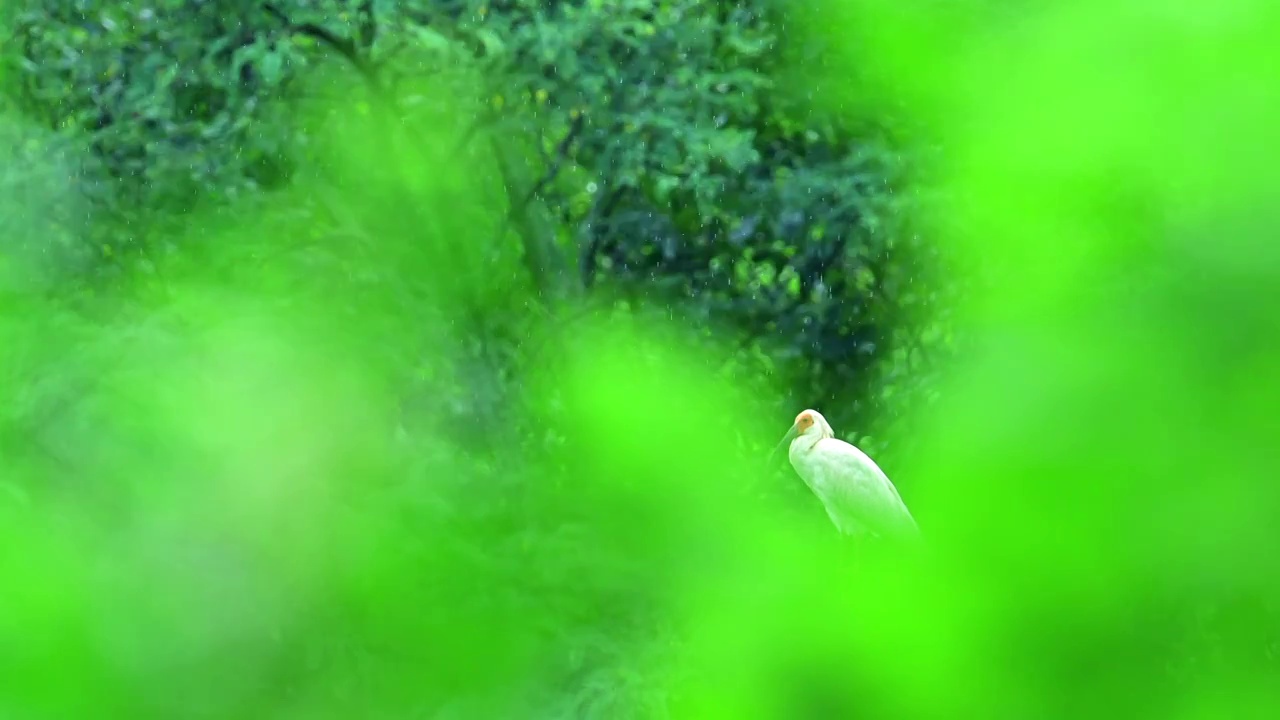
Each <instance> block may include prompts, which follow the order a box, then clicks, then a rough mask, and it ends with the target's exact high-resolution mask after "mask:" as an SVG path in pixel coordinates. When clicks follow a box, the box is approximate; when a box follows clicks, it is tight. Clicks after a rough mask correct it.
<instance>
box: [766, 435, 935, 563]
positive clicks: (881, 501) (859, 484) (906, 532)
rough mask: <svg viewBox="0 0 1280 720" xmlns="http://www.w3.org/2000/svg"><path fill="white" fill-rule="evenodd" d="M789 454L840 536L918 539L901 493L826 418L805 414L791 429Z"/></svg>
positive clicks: (877, 467)
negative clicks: (793, 434) (836, 434)
mask: <svg viewBox="0 0 1280 720" xmlns="http://www.w3.org/2000/svg"><path fill="white" fill-rule="evenodd" d="M792 428H793V430H792V431H793V433H795V439H793V440H791V445H790V447H789V448H788V452H787V455H788V457H789V459H790V460H791V466H792V467H793V468H795V470H796V473H798V474H799V475H800V477H801V479H803V480H804V482H805V484H806V485H808V486H809V489H810V490H812V491H813V493H814V494H815V495H817V496H818V499H819V500H821V501H822V504H823V505H824V506H825V507H826V510H827V515H829V516H830V517H831V521H832V522H833V523H835V525H836V527H837V528H838V529H839V530H840V532H842V533H844V534H847V535H853V536H855V537H862V536H865V535H868V534H870V535H875V536H879V537H884V538H894V539H902V538H908V537H910V538H914V537H916V536H918V534H919V529H918V528H917V526H916V522H915V518H913V517H912V516H911V512H910V511H908V510H907V506H906V504H905V503H903V502H902V497H901V496H900V495H898V489H897V488H895V487H894V486H893V483H892V482H890V481H889V478H888V476H886V475H885V474H884V471H882V470H881V469H880V467H879V466H878V465H876V464H875V461H873V460H872V459H871V458H869V457H867V454H866V453H864V452H862V451H861V450H859V449H858V448H856V447H854V446H853V445H850V444H849V443H847V442H845V441H843V440H840V439H838V438H836V437H835V436H834V435H835V434H834V432H832V430H831V426H830V425H829V424H827V421H826V418H824V417H822V415H821V414H819V413H818V412H817V411H815V410H805V411H804V412H803V413H801V414H800V415H799V416H798V417H797V418H796V424H795V425H793V426H792Z"/></svg>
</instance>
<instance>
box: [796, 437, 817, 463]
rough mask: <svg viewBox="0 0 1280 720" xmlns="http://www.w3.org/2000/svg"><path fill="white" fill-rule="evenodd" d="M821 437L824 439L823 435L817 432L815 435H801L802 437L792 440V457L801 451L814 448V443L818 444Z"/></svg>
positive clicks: (804, 451)
mask: <svg viewBox="0 0 1280 720" xmlns="http://www.w3.org/2000/svg"><path fill="white" fill-rule="evenodd" d="M821 439H822V435H820V434H817V433H815V434H813V435H801V436H800V437H798V438H796V439H795V440H793V441H792V442H791V457H793V458H794V457H795V456H796V455H798V454H800V453H807V452H809V451H810V450H812V449H813V446H814V445H817V444H818V441H819V440H821Z"/></svg>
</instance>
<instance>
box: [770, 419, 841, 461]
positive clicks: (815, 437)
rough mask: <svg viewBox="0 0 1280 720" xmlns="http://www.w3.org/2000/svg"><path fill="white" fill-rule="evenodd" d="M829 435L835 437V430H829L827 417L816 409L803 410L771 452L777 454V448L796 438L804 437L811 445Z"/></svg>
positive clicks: (788, 443)
mask: <svg viewBox="0 0 1280 720" xmlns="http://www.w3.org/2000/svg"><path fill="white" fill-rule="evenodd" d="M829 437H835V432H833V431H832V430H831V425H829V424H828V423H827V419H826V418H824V417H822V413H820V412H818V411H817V410H804V411H802V412H801V413H800V414H799V415H797V416H796V419H795V422H793V423H791V428H790V429H789V430H787V434H786V435H784V436H783V437H782V442H779V443H778V446H777V447H775V448H774V449H773V453H774V454H777V452H778V451H779V450H781V449H782V448H783V447H786V446H788V445H790V444H791V443H792V442H794V441H795V440H796V439H797V438H805V439H807V440H808V441H809V444H810V445H812V444H813V443H816V442H818V441H819V440H821V439H822V438H829Z"/></svg>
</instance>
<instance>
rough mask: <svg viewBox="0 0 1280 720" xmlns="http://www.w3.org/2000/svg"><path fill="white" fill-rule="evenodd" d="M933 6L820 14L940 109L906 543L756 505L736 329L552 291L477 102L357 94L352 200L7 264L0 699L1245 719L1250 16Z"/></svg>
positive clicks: (1269, 296) (925, 118)
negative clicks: (474, 126)
mask: <svg viewBox="0 0 1280 720" xmlns="http://www.w3.org/2000/svg"><path fill="white" fill-rule="evenodd" d="M837 5H838V6H837ZM925 5H926V4H919V8H920V9H919V11H918V12H917V11H916V10H912V9H911V7H912V6H905V7H904V6H901V5H899V6H897V7H896V8H894V9H892V10H887V9H886V8H888V5H887V4H881V3H849V4H837V3H831V2H827V3H818V4H817V5H815V6H813V8H812V9H811V11H810V12H811V13H812V16H811V18H816V19H817V20H819V21H821V22H820V23H814V24H812V27H811V29H812V30H813V31H815V32H817V31H819V30H821V31H822V32H825V33H828V34H829V36H830V37H829V38H828V39H829V40H830V41H832V42H833V43H834V44H835V47H837V48H843V50H841V52H839V53H837V54H836V55H834V56H833V57H832V59H831V64H830V66H829V68H828V69H829V70H830V73H831V75H832V78H835V79H834V80H833V79H826V81H825V82H824V87H826V88H828V89H832V88H838V87H840V80H839V79H840V78H842V77H844V78H849V79H851V80H850V82H849V87H850V88H852V89H856V88H858V87H859V85H858V84H857V83H854V82H853V81H852V79H853V78H859V82H862V81H866V82H868V83H870V84H871V85H870V86H868V87H871V86H874V87H875V88H878V90H876V91H875V92H876V93H877V97H882V96H895V97H898V98H900V99H901V100H903V102H904V103H905V106H906V107H907V109H908V111H909V112H911V113H914V114H915V116H916V117H917V119H919V120H920V121H922V123H923V124H924V125H925V126H926V127H928V128H931V129H932V130H933V131H934V132H936V133H938V135H939V138H940V139H941V140H942V142H943V146H944V149H945V153H944V156H945V158H946V161H945V163H944V166H943V167H941V168H940V170H941V173H942V177H943V184H944V185H945V187H944V190H946V192H945V193H944V195H945V196H946V197H948V198H951V200H952V203H951V206H949V207H947V208H945V211H946V212H945V215H944V216H943V217H944V219H945V220H946V222H945V223H943V225H944V227H945V228H946V233H945V236H944V237H942V238H940V241H942V242H946V243H949V244H950V245H951V247H953V248H955V249H956V250H957V251H958V253H959V254H960V255H961V256H962V257H963V258H965V259H966V260H967V262H968V264H970V265H972V266H974V267H976V268H978V274H977V277H976V278H975V281H974V288H975V290H974V294H973V295H972V297H971V298H970V303H969V304H968V305H967V306H966V307H965V308H964V310H965V312H964V318H965V327H966V333H965V335H966V337H967V338H968V341H967V348H968V349H967V350H966V352H965V353H964V356H963V359H962V361H961V362H960V363H959V364H958V365H957V366H956V367H954V368H952V369H951V370H950V372H949V378H948V384H947V389H946V391H945V393H944V394H943V398H944V399H943V402H941V403H940V404H939V405H938V406H937V407H936V408H934V409H933V410H932V411H931V414H930V415H928V416H926V417H922V418H920V419H919V422H918V424H917V425H918V427H919V428H920V432H921V433H922V439H921V441H920V442H919V443H918V444H919V445H920V446H921V447H922V448H923V450H922V451H921V452H920V453H919V454H918V456H916V457H913V458H911V459H910V461H909V462H908V463H907V466H906V467H905V468H904V469H903V470H902V471H901V473H900V474H899V476H897V477H895V481H897V482H898V483H899V486H900V487H901V488H902V489H903V495H904V497H905V498H906V500H907V502H908V504H909V505H910V506H911V507H912V509H913V512H915V514H916V516H917V517H918V519H919V520H920V523H921V525H922V527H923V528H924V532H925V534H926V536H927V537H928V539H929V543H930V553H929V554H928V556H927V557H926V558H924V559H923V561H921V562H908V561H907V560H906V559H903V558H893V557H873V558H869V559H864V560H862V561H861V562H856V561H855V560H856V559H855V558H851V557H850V556H849V552H848V548H846V547H843V546H842V545H841V544H840V543H838V542H837V540H836V538H835V537H834V532H833V529H832V528H831V527H830V525H829V524H828V523H827V521H826V518H825V516H824V515H823V514H822V512H821V510H820V508H819V507H818V506H817V504H816V502H813V503H807V504H792V503H789V502H788V501H786V500H784V499H782V498H784V497H786V494H785V493H780V492H779V491H778V490H777V488H776V487H775V484H776V483H778V482H783V481H785V482H798V480H796V479H795V478H793V477H791V476H790V475H789V474H782V475H779V474H777V473H776V472H774V471H773V469H771V468H768V467H766V466H765V465H764V457H765V454H766V452H767V450H768V444H769V442H770V441H772V440H774V439H775V438H776V437H777V436H779V435H780V434H781V433H782V432H783V431H784V430H785V429H786V426H787V424H788V423H789V422H790V420H791V418H790V417H770V416H767V415H765V414H763V413H762V412H761V411H760V408H761V407H770V406H772V405H773V403H772V398H768V397H763V398H762V397H761V396H762V394H767V393H777V394H779V395H781V394H782V393H783V388H781V387H769V386H767V385H764V384H762V383H761V382H760V381H759V380H758V379H757V380H755V381H752V380H739V381H737V382H731V381H730V380H729V379H728V378H727V377H726V375H725V374H724V373H723V372H721V368H722V366H723V358H724V357H725V352H724V350H723V348H707V347H705V346H702V345H698V344H695V343H693V342H691V341H688V340H687V338H686V337H685V335H683V334H681V333H680V332H679V331H678V329H673V328H671V327H669V326H667V325H666V324H665V323H663V322H661V321H659V320H654V319H653V318H652V317H650V315H649V314H647V313H644V312H635V313H629V312H624V311H622V310H618V309H613V308H605V309H598V310H597V311H595V312H579V313H576V314H572V315H564V316H561V317H572V318H573V319H572V321H571V322H570V321H569V320H563V321H562V320H560V319H559V318H553V319H550V320H549V319H547V317H546V316H545V315H544V314H543V312H542V311H540V310H537V309H535V308H536V307H537V303H535V302H532V300H533V299H532V298H530V297H529V292H530V290H529V288H528V287H527V285H526V284H525V283H524V282H523V280H522V279H521V278H522V277H523V276H522V274H521V269H520V261H519V257H518V256H517V255H516V254H515V252H514V251H513V250H512V248H513V247H514V244H513V243H504V242H495V241H494V238H502V237H503V236H502V235H501V228H502V214H503V211H502V204H503V203H504V202H506V199H505V198H504V196H503V193H502V191H501V189H500V187H499V185H500V184H499V183H497V181H496V179H495V178H496V175H495V170H494V167H493V159H492V158H490V157H488V156H487V155H486V154H485V153H482V152H479V151H476V152H472V153H470V154H465V155H463V156H462V159H461V160H459V159H458V156H455V155H453V154H452V153H453V150H454V148H455V147H456V145H457V141H458V138H459V136H460V134H461V132H462V130H463V127H464V126H465V123H464V122H461V120H460V118H467V117H470V116H471V115H473V114H474V109H473V108H471V107H470V106H468V105H467V103H466V101H465V99H463V98H459V99H458V100H457V101H456V102H452V103H448V106H449V108H450V110H449V111H448V112H443V111H442V113H441V114H440V116H438V117H432V118H428V119H426V120H424V121H423V122H422V123H421V124H420V126H418V127H415V128H410V127H405V126H403V125H401V124H399V123H397V122H392V121H391V120H389V119H388V118H385V117H379V115H378V113H377V110H376V107H377V106H376V103H369V102H363V101H357V99H356V98H352V101H351V104H350V106H349V107H345V108H343V112H341V113H339V114H337V115H336V116H330V117H329V120H330V122H333V125H331V126H330V127H329V130H330V135H328V137H329V143H328V144H327V145H326V146H325V149H326V151H328V152H329V153H330V156H329V157H328V161H329V165H330V167H335V168H338V172H337V175H338V176H339V177H341V178H343V180H344V181H345V182H344V183H343V185H342V186H341V187H339V188H337V192H336V193H335V194H334V195H333V198H334V199H333V203H332V211H333V213H334V214H335V216H337V217H340V218H343V222H345V223H346V224H347V225H348V226H349V227H350V229H351V232H350V233H347V234H342V235H339V236H336V237H335V236H328V235H327V236H325V237H321V238H317V237H312V236H311V231H312V229H311V228H309V227H306V226H304V225H302V224H300V223H299V222H298V221H296V220H295V219H293V218H292V217H291V216H290V213H289V209H290V206H291V195H290V194H289V193H282V194H279V195H277V196H274V197H273V198H272V202H270V203H269V204H268V205H267V206H266V207H263V208H255V209H253V211H252V212H247V211H246V212H244V213H243V214H240V215H238V216H236V217H233V218H230V219H227V218H221V219H217V220H214V219H210V220H209V221H208V223H207V224H206V225H205V228H206V232H204V233H201V234H200V237H199V238H198V239H187V242H188V244H189V245H190V246H191V247H193V248H195V249H192V250H190V251H189V252H186V253H184V254H182V255H180V256H178V257H176V258H165V259H160V260H157V261H155V262H154V263H153V265H151V266H144V265H143V264H137V265H127V266H126V267H127V268H128V269H127V270H126V271H125V272H126V274H125V275H124V277H123V280H121V281H119V282H115V283H105V284H102V285H93V284H83V285H80V284H77V285H74V287H75V288H76V289H75V291H74V292H72V291H71V290H68V291H67V292H65V293H58V294H56V295H55V294H42V293H32V292H26V293H16V292H15V293H12V294H6V295H5V299H4V303H5V306H4V312H3V315H2V316H0V382H3V393H4V395H3V398H4V400H5V403H4V410H3V412H2V413H0V442H2V444H0V452H3V461H4V467H3V475H0V576H3V577H4V578H5V584H6V587H7V588H9V590H6V592H5V593H4V600H3V601H0V716H14V717H24V718H27V717H29V718H60V717H120V718H146V717H155V718H175V717H192V718H201V717H217V718H222V717H226V718H244V717H281V718H294V717H296V718H330V717H331V718H347V717H369V718H375V717H386V718H405V717H441V718H443V717H467V718H471V717H609V718H613V717H635V716H638V717H663V716H674V717H681V718H749V717H760V718H764V717H770V718H789V717H843V716H853V715H887V716H903V717H937V718H950V717H969V716H977V717H992V716H995V717H1010V718H1014V717H1017V718H1025V717H1062V718H1076V717H1088V716H1107V717H1138V716H1141V717H1153V718H1154V717H1159V718H1169V717H1177V718H1210V717H1242V716H1261V713H1263V712H1264V711H1265V710H1266V709H1268V708H1272V709H1274V707H1276V706H1277V703H1280V697H1277V695H1280V683H1278V682H1277V681H1276V677H1277V672H1278V669H1280V665H1278V664H1277V663H1278V662H1280V660H1278V659H1277V655H1278V654H1280V644H1278V643H1280V635H1277V633H1276V624H1277V620H1278V619H1280V614H1278V612H1280V605H1278V604H1277V602H1276V598H1277V597H1278V592H1277V591H1280V587H1277V584H1280V572H1277V570H1280V568H1278V567H1277V564H1278V563H1277V561H1276V560H1275V559H1274V557H1275V556H1274V555H1273V554H1272V548H1271V547H1270V543H1271V542H1272V541H1273V540H1274V537H1273V536H1274V532H1273V529H1274V528H1275V527H1276V522H1277V520H1280V513H1278V512H1277V507H1278V506H1280V487H1278V486H1277V485H1276V484H1275V480H1274V470H1273V469H1274V467H1275V463H1274V455H1275V451H1274V450H1272V449H1271V448H1273V447H1275V446H1274V444H1273V438H1272V435H1273V433H1272V431H1271V425H1272V424H1273V423H1272V422H1271V418H1270V416H1271V414H1272V413H1273V412H1274V411H1273V408H1274V407H1275V406H1276V403H1275V400H1276V397H1277V389H1278V388H1277V383H1280V379H1278V378H1277V376H1276V373H1275V371H1274V369H1275V368H1276V367H1277V366H1280V346H1278V345H1277V343H1276V332H1275V330H1276V327H1275V325H1276V321H1275V320H1274V318H1275V317H1276V313H1275V309H1276V306H1275V304H1274V299H1275V298H1274V295H1275V294H1276V293H1277V289H1278V288H1280V282H1278V281H1280V277H1277V275H1278V271H1280V267H1277V260H1278V259H1280V256H1278V253H1280V250H1277V246H1276V245H1275V243H1274V236H1275V228H1276V222H1275V220H1276V217H1275V216H1276V210H1275V209H1274V208H1273V207H1270V206H1269V204H1268V202H1267V200H1266V198H1267V195H1268V193H1269V192H1270V189H1271V188H1272V187H1274V186H1275V182H1274V180H1275V178H1274V177H1273V176H1274V174H1275V170H1274V168H1275V167H1280V166H1278V165H1276V164H1275V160H1276V159H1277V158H1276V157H1275V153H1274V149H1275V147H1274V145H1275V141H1276V139H1277V138H1276V130H1275V128H1280V122H1278V121H1280V104H1277V103H1278V102H1280V98H1277V97H1276V95H1275V93H1276V90H1275V89H1274V87H1272V85H1273V84H1274V83H1273V82H1272V80H1273V77H1274V72H1273V71H1274V70H1275V69H1276V67H1277V64H1278V63H1277V60H1278V59H1280V49H1277V48H1276V47H1275V45H1274V43H1272V42H1271V41H1270V39H1271V38H1274V37H1276V36H1277V33H1276V30H1277V29H1280V28H1277V22H1276V21H1277V19H1278V17H1277V15H1278V12H1277V11H1276V10H1274V9H1272V6H1271V5H1270V4H1266V3H1262V2H1255V3H1247V2H1246V3H1235V4H1233V5H1232V6H1231V9H1230V10H1228V9H1227V8H1226V7H1225V6H1224V7H1223V8H1221V9H1213V8H1211V7H1209V6H1208V5H1207V4H1200V3H1196V4H1193V3H1186V2H1182V3H1176V2H1175V3H1156V2H1154V1H1153V2H1137V1H1136V0H1132V1H1130V2H1101V1H1100V0H1099V1H1096V2H1095V1H1085V0H1080V1H1078V2H1074V3H1070V4H1056V6H1053V7H1050V6H1049V5H1047V4H1046V5H1045V6H1044V7H1037V8H1022V7H1015V4H1013V3H1005V4H1000V3H986V4H975V5H971V6H968V7H969V8H972V9H964V8H951V9H949V10H947V15H945V16H943V15H937V14H933V13H936V12H938V11H936V10H926V9H925ZM854 38H856V39H857V40H858V42H844V43H842V42H841V41H842V40H849V39H854ZM853 68H857V69H858V72H854V71H853ZM868 68H869V69H868ZM816 80H817V79H815V82H816ZM431 89H432V90H435V91H437V92H438V91H439V88H438V87H433V88H431ZM832 92H833V93H834V94H832V95H831V96H829V97H828V98H826V99H828V100H830V101H832V103H833V105H837V106H838V105H839V104H840V103H845V104H847V105H848V106H849V107H850V109H852V107H853V106H854V104H855V103H856V102H857V101H858V96H857V95H853V94H848V95H840V94H839V93H836V91H835V90H832ZM851 92H852V91H851ZM868 92H870V90H868ZM360 108H371V109H369V110H368V111H367V112H366V111H365V110H361V109H360ZM335 117H336V120H335V119H334V118H335ZM317 122H320V121H319V120H317ZM56 191H57V189H56V188H54V189H52V190H50V193H55V194H56ZM331 191H332V188H329V189H326V186H323V185H322V184H320V183H318V182H317V183H316V184H314V185H310V184H308V183H307V182H306V181H303V182H301V183H300V184H299V186H298V187H297V188H295V189H293V190H291V191H290V192H292V193H298V194H305V193H322V192H331ZM55 196H56V195H51V197H55ZM298 196H299V197H300V196H301V195H298ZM0 202H3V203H5V205H4V206H2V207H0V211H2V212H4V213H5V214H6V215H8V216H12V217H17V216H19V214H20V213H19V210H20V208H17V207H15V206H14V205H13V201H12V199H11V198H6V199H4V200H3V201H0ZM55 205H56V204H55ZM24 217H29V216H24ZM19 227H20V228H22V230H21V232H25V233H28V234H31V233H43V232H48V230H47V229H44V228H42V227H41V226H39V225H38V224H36V223H26V224H20V225H19ZM207 228H213V229H212V230H208V229H207ZM7 232H11V233H16V232H19V231H15V230H8V231H7ZM17 239H18V240H28V239H30V238H17ZM18 246H21V247H26V245H25V244H14V245H7V246H6V247H18ZM4 257H5V260H6V264H5V266H4V269H5V271H6V272H7V273H10V274H11V275H10V276H9V277H14V275H12V274H13V273H24V272H27V271H28V269H29V268H30V267H31V266H30V264H29V263H26V260H25V259H24V258H27V257H28V256H24V255H22V254H15V253H6V254H5V256H4ZM6 287H7V286H6ZM68 287H72V286H71V285H68ZM562 325H563V326H562ZM513 336H514V337H517V338H519V339H520V340H521V341H522V348H523V349H521V350H519V351H517V352H516V355H517V357H516V358H515V359H514V360H512V359H511V358H504V359H497V358H494V357H492V353H493V352H495V351H494V350H493V348H494V347H496V346H497V345H498V342H497V341H496V340H495V339H496V338H508V337H513ZM508 360H510V362H506V361H508ZM503 373H515V375H514V377H508V376H505V375H503ZM498 387H501V388H506V389H507V390H508V391H510V392H509V394H507V395H501V396H498V395H499V393H498V391H497V390H495V389H494V388H498ZM406 397H411V398H413V400H412V401H406V400H405V398H406ZM797 410H799V408H797ZM531 428H532V429H534V430H536V431H537V432H539V433H542V434H543V436H541V437H530V434H531V433H530V429H531ZM546 448H551V450H547V449H546Z"/></svg>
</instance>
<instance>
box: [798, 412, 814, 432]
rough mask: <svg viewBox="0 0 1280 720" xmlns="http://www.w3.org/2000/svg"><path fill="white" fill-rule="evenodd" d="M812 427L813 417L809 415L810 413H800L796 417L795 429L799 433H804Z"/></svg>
mask: <svg viewBox="0 0 1280 720" xmlns="http://www.w3.org/2000/svg"><path fill="white" fill-rule="evenodd" d="M812 425H813V415H811V414H810V413H807V412H802V413H800V414H799V415H797V416H796V428H797V429H798V430H799V431H800V432H804V431H805V430H808V429H809V428H810V427H811V426H812Z"/></svg>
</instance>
